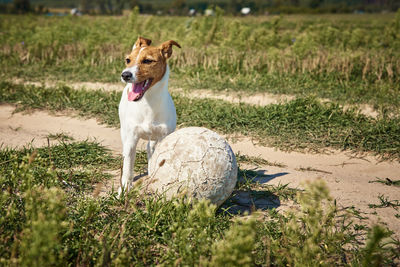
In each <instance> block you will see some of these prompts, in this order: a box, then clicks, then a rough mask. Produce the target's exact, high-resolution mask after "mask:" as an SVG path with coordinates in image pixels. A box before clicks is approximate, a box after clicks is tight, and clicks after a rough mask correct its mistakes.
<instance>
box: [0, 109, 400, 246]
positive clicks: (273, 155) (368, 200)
mask: <svg viewBox="0 0 400 267" xmlns="http://www.w3.org/2000/svg"><path fill="white" fill-rule="evenodd" d="M14 110H15V106H13V105H0V144H2V145H3V147H4V146H7V147H22V146H24V145H27V144H28V143H32V145H34V146H45V145H47V142H48V141H47V136H48V135H49V134H57V133H65V134H67V135H69V136H71V137H73V138H74V139H75V140H86V139H89V140H96V141H98V142H100V143H101V144H102V145H104V146H106V147H108V148H109V149H111V150H112V151H113V152H114V153H116V154H120V153H121V151H122V146H121V141H120V134H119V129H115V128H109V127H106V126H104V125H100V124H98V123H97V121H96V120H95V119H82V118H79V117H73V116H71V114H69V116H66V115H65V114H61V113H57V114H50V113H48V112H44V111H34V112H31V113H13V112H14ZM229 140H230V143H231V146H232V148H233V150H234V152H235V153H240V154H242V155H248V156H254V157H261V158H263V159H265V160H267V161H269V162H277V163H281V164H282V166H269V165H265V166H264V165H263V166H259V165H258V166H251V165H248V166H246V168H247V169H254V170H255V171H257V172H259V173H260V174H261V176H260V177H258V178H257V181H258V182H259V183H266V184H273V185H278V184H288V183H289V186H290V187H298V188H302V183H304V182H305V181H312V180H315V179H323V180H325V181H326V183H327V185H328V187H329V188H330V190H331V195H332V196H333V197H334V198H335V199H336V200H337V203H338V204H339V205H340V206H344V207H352V206H354V207H355V208H356V209H358V210H360V211H361V212H362V215H363V216H366V217H369V218H370V222H371V223H372V222H382V223H384V224H386V225H387V226H388V227H389V228H390V229H392V230H393V231H394V232H395V233H396V236H397V237H398V238H400V219H399V218H396V217H395V215H396V214H399V213H400V211H398V210H396V209H394V208H392V207H387V208H377V209H372V208H369V207H368V205H369V204H378V203H379V199H378V196H379V195H384V196H385V197H388V199H389V200H399V199H400V188H399V187H394V186H387V185H384V184H380V183H370V182H371V181H373V180H376V178H377V177H378V178H389V179H391V180H397V179H399V178H400V177H399V174H400V163H399V162H390V161H383V162H381V161H379V160H378V159H377V158H375V157H374V156H372V155H363V156H362V157H355V156H354V155H353V154H351V153H348V152H342V151H330V152H329V153H327V154H312V153H300V152H283V151H279V150H276V149H274V148H272V147H265V146H262V145H259V144H256V143H254V142H253V141H252V140H251V139H250V138H247V137H246V138H245V137H239V138H237V137H235V138H234V139H232V138H230V139H229ZM53 142H54V141H53ZM138 149H141V150H145V142H140V143H139V147H138ZM119 175H120V174H119V173H115V179H114V181H110V182H109V183H108V184H107V185H106V186H105V187H103V188H98V189H96V190H97V191H98V192H99V193H101V192H103V193H104V192H105V191H106V190H110V189H111V186H112V183H114V187H117V186H119ZM246 201H247V200H246V199H243V202H246ZM288 205H290V203H280V206H279V207H278V208H280V209H284V208H286V207H287V206H288ZM267 206H268V205H267ZM375 212H376V213H375Z"/></svg>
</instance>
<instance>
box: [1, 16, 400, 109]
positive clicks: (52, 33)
mask: <svg viewBox="0 0 400 267" xmlns="http://www.w3.org/2000/svg"><path fill="white" fill-rule="evenodd" d="M399 12H400V11H399ZM399 12H398V13H397V14H396V15H395V16H393V15H392V14H386V15H382V14H381V15H362V16H354V15H336V16H332V15H325V16H322V15H321V16H320V15H316V16H286V17H285V16H283V17H277V16H272V17H247V18H233V17H222V15H221V12H219V13H218V15H217V16H215V17H200V18H197V17H196V18H187V17H158V16H141V15H138V14H137V13H135V12H133V13H131V15H130V16H122V17H88V16H83V17H79V18H76V17H63V18H58V17H39V16H24V17H17V16H6V15H2V16H1V24H0V31H1V33H2V34H1V35H0V59H1V61H2V62H3V64H2V66H3V67H2V70H1V74H0V75H1V77H2V78H3V79H4V78H10V79H13V78H19V79H24V80H25V79H27V80H54V79H55V80H63V81H67V82H70V81H92V82H118V81H119V75H120V72H121V70H122V68H123V58H124V55H125V54H127V53H128V52H129V51H130V49H131V46H132V44H133V42H134V41H135V40H136V38H137V36H138V35H143V36H146V37H148V38H150V39H152V40H153V41H154V43H155V44H157V43H160V42H161V41H164V40H169V39H173V40H176V41H178V42H179V43H180V44H181V45H182V49H181V50H179V49H175V51H174V55H173V57H172V58H171V60H170V64H171V68H172V70H173V71H172V77H171V84H172V86H174V87H183V88H185V89H188V90H190V89H196V88H201V89H204V88H205V89H213V90H225V89H229V90H235V91H237V90H239V91H244V92H246V93H249V94H251V93H254V92H261V91H262V92H264V91H265V92H271V93H285V94H295V95H300V96H309V95H315V96H318V97H322V98H329V99H331V100H335V101H339V102H342V103H352V104H354V103H356V104H360V103H369V104H371V105H374V106H375V108H376V109H377V110H379V111H380V112H381V113H387V112H389V113H393V114H397V113H396V111H398V107H399V106H400V94H399V90H400V76H399V73H400V52H399V51H400V35H399V32H400V13H399Z"/></svg>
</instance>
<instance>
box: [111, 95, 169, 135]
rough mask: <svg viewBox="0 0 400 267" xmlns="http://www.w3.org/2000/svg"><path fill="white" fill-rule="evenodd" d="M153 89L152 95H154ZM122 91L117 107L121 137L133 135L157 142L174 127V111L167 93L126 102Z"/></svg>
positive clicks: (125, 96)
mask: <svg viewBox="0 0 400 267" xmlns="http://www.w3.org/2000/svg"><path fill="white" fill-rule="evenodd" d="M153 89H155V90H154V91H153V93H156V92H155V91H156V90H157V88H153ZM126 91H127V90H124V92H123V94H122V98H121V102H120V106H119V117H120V122H121V135H122V138H123V139H124V136H131V135H135V136H137V137H138V138H142V139H146V140H159V139H160V138H163V137H164V136H166V135H168V134H169V133H171V132H173V131H174V130H175V127H176V111H175V106H174V103H173V101H172V98H171V96H170V95H169V93H168V91H167V90H166V91H164V92H157V94H151V93H152V92H147V93H146V95H145V97H144V98H143V99H141V100H139V101H137V102H132V101H128V97H127V92H126Z"/></svg>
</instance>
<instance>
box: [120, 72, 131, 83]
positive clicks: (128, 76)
mask: <svg viewBox="0 0 400 267" xmlns="http://www.w3.org/2000/svg"><path fill="white" fill-rule="evenodd" d="M121 77H122V79H124V81H126V82H127V81H129V80H130V79H132V73H131V72H130V71H124V72H123V73H122V74H121Z"/></svg>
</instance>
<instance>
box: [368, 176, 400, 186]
mask: <svg viewBox="0 0 400 267" xmlns="http://www.w3.org/2000/svg"><path fill="white" fill-rule="evenodd" d="M369 183H380V184H384V185H389V186H396V187H400V180H392V179H389V178H385V179H381V178H378V177H377V179H376V180H374V181H369Z"/></svg>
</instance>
